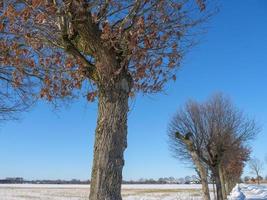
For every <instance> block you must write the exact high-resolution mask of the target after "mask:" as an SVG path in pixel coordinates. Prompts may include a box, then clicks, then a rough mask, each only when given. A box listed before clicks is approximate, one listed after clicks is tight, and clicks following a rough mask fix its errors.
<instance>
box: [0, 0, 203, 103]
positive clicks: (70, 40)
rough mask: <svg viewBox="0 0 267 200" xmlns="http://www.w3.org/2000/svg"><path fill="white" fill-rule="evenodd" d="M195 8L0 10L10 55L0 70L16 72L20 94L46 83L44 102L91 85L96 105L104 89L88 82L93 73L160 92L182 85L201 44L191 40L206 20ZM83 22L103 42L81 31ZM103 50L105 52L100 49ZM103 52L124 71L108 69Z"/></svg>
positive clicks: (62, 4) (126, 5)
mask: <svg viewBox="0 0 267 200" xmlns="http://www.w3.org/2000/svg"><path fill="white" fill-rule="evenodd" d="M190 2H191V1H180V0H175V1H173V0H145V1H142V0H136V1H130V0H123V1H122V0H105V1H104V0H99V1H97V0H95V1H86V0H69V1H52V0H6V1H4V2H2V3H1V6H0V39H1V46H0V51H1V52H6V53H1V55H0V66H2V67H12V68H13V71H14V73H13V74H14V75H13V77H14V80H13V81H14V86H16V87H17V86H19V85H20V82H21V81H22V80H23V77H24V76H29V75H30V76H35V77H37V78H39V80H41V82H40V83H41V87H40V88H41V90H40V94H41V97H44V98H47V99H48V100H52V99H53V98H58V97H60V98H61V97H65V96H71V95H73V91H75V90H76V89H79V90H80V89H82V88H84V87H82V84H83V83H84V82H86V83H89V85H90V87H86V89H87V90H86V93H88V95H87V97H88V100H90V101H92V100H94V99H95V97H96V95H97V92H96V90H97V87H96V85H97V81H96V79H92V78H91V76H88V75H87V74H86V73H87V72H86V71H88V68H89V67H93V69H95V72H94V73H95V74H96V76H97V77H100V78H101V77H108V78H110V79H114V78H115V77H116V75H117V74H118V73H120V72H121V71H125V70H126V72H127V73H129V74H130V75H131V76H132V78H133V80H134V88H133V91H132V92H138V91H142V92H145V93H151V92H157V91H160V90H162V89H163V87H164V83H166V82H167V81H168V80H170V79H173V80H175V79H176V77H175V73H176V70H177V69H178V68H179V66H180V63H181V59H182V57H183V55H184V53H185V52H186V50H187V49H188V48H189V47H191V46H192V44H193V42H194V40H193V39H194V38H193V36H190V35H192V33H194V32H195V27H197V26H198V25H199V24H201V23H202V22H203V21H204V20H205V19H206V18H205V17H206V16H203V14H202V13H201V12H200V10H204V8H205V7H204V3H203V2H202V1H199V0H198V1H197V4H198V5H199V6H200V9H199V8H198V5H197V4H196V3H193V4H190ZM201 2H202V3H201ZM77 5H78V7H77V8H79V9H76V10H75V9H73V10H71V8H72V7H75V6H77ZM80 5H82V6H80ZM192 5H193V6H192ZM78 15H79V18H78V17H77V16H78ZM79 20H80V21H81V23H83V24H82V25H83V26H84V27H85V28H86V29H88V30H90V31H91V32H93V33H96V34H95V35H94V37H95V39H96V40H97V41H90V40H87V38H85V37H84V35H83V34H81V33H80V32H78V31H77V27H76V26H75V23H76V22H77V21H79ZM98 33H99V34H98ZM65 36H67V39H66V37H65ZM64 37H65V38H64ZM96 42H99V44H101V48H102V49H95V48H93V47H94V44H95V43H96ZM102 51H103V52H112V53H111V55H113V56H114V57H115V60H116V63H117V64H116V65H114V66H107V65H101V63H103V62H102V60H101V59H102V58H101V56H99V52H102ZM70 52H71V53H70ZM103 56H105V55H103ZM87 64H88V65H87ZM22 68H23V70H22V71H23V73H22V72H21V69H22ZM103 68H105V69H104V70H103ZM121 69H123V70H121Z"/></svg>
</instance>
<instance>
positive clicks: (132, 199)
mask: <svg viewBox="0 0 267 200" xmlns="http://www.w3.org/2000/svg"><path fill="white" fill-rule="evenodd" d="M89 187H90V186H89V185H38V184H35V185H31V184H20V185H15V184H12V185H1V184H0V200H88V196H89ZM210 189H211V194H213V191H212V186H210ZM239 191H240V192H242V193H243V194H244V195H245V199H246V200H267V185H259V186H258V185H246V184H240V185H239ZM122 196H123V200H201V199H202V198H201V185H199V184H198V185H194V184H192V185H182V184H180V185H176V184H172V185H168V184H165V185H123V186H122ZM211 196H212V197H213V195H211ZM229 199H230V198H229ZM231 200H238V199H236V198H234V199H231Z"/></svg>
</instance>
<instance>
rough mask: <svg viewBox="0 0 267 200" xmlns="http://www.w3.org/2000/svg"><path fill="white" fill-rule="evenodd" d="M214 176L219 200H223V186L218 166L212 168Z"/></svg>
mask: <svg viewBox="0 0 267 200" xmlns="http://www.w3.org/2000/svg"><path fill="white" fill-rule="evenodd" d="M212 174H213V176H214V180H215V185H216V194H217V200H223V194H222V185H221V179H220V175H219V169H218V166H215V167H213V168H212Z"/></svg>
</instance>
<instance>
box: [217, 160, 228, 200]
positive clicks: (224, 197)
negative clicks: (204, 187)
mask: <svg viewBox="0 0 267 200" xmlns="http://www.w3.org/2000/svg"><path fill="white" fill-rule="evenodd" d="M219 176H220V180H221V186H222V196H223V199H224V200H225V199H227V194H226V188H225V180H224V176H223V169H222V166H221V165H219Z"/></svg>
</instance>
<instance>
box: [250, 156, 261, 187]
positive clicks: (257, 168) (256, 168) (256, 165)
mask: <svg viewBox="0 0 267 200" xmlns="http://www.w3.org/2000/svg"><path fill="white" fill-rule="evenodd" d="M249 168H250V170H251V173H253V174H255V175H256V180H257V183H258V184H260V174H261V173H262V170H263V163H262V161H261V160H259V159H258V158H256V157H253V158H251V159H250V160H249Z"/></svg>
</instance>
